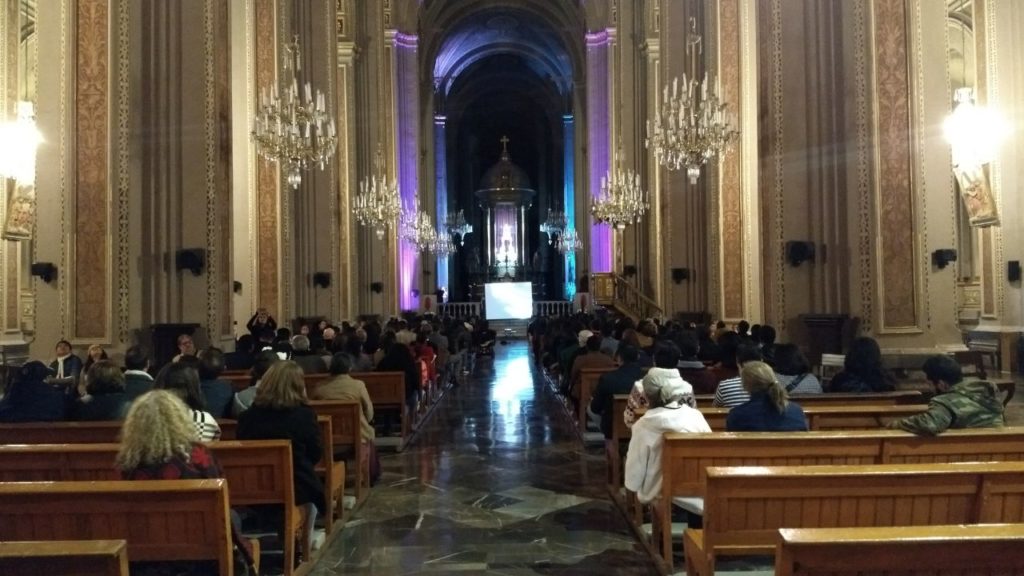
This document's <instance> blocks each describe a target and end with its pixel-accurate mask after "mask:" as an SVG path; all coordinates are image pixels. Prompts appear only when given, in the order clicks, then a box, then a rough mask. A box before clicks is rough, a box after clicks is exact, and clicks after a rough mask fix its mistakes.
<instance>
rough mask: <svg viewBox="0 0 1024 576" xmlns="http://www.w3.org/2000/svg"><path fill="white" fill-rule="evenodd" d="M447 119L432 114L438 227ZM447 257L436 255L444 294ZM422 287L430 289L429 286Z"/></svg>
mask: <svg viewBox="0 0 1024 576" xmlns="http://www.w3.org/2000/svg"><path fill="white" fill-rule="evenodd" d="M438 97H440V96H438ZM447 120H448V119H447V117H446V116H445V115H444V114H435V115H434V190H435V194H436V199H435V200H436V204H435V208H436V212H435V213H436V214H437V219H438V221H439V223H438V224H439V225H438V229H440V228H441V226H440V224H441V222H440V221H443V220H444V218H445V216H446V215H447V214H448V158H447V130H446V122H447ZM459 240H460V241H464V240H465V238H464V237H459ZM448 258H449V256H438V257H437V288H444V291H445V294H450V292H449V290H448ZM424 288H426V289H427V290H430V289H431V287H429V286H425V287H424ZM438 304H441V302H438Z"/></svg>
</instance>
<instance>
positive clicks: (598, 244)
mask: <svg viewBox="0 0 1024 576" xmlns="http://www.w3.org/2000/svg"><path fill="white" fill-rule="evenodd" d="M609 50H610V42H609V35H608V32H607V31H605V30H602V31H601V32H595V33H593V34H587V102H588V103H589V105H588V107H587V121H588V124H589V126H590V130H589V150H590V166H589V168H590V196H591V198H595V197H597V196H598V195H600V193H601V178H602V177H603V176H604V175H605V174H607V173H608V141H609V139H610V134H609V128H610V127H609V125H608V90H609V86H608V56H609ZM611 235H612V231H611V229H610V228H609V227H608V226H604V225H598V224H591V226H590V246H589V248H590V272H591V273H592V274H593V273H596V272H611V271H612V238H611Z"/></svg>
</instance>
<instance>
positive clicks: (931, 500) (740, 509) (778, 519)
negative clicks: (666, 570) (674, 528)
mask: <svg viewBox="0 0 1024 576" xmlns="http://www.w3.org/2000/svg"><path fill="white" fill-rule="evenodd" d="M1022 518H1024V463H1022V462H962V463H958V464H907V465H868V466H779V467H761V466H752V467H717V466H716V467H711V468H709V469H708V471H707V480H706V488H705V510H704V527H703V528H702V529H699V530H697V529H687V530H686V532H685V534H684V537H683V541H684V548H685V550H686V572H687V574H688V575H690V576H712V575H713V574H714V572H715V563H716V559H717V557H718V556H720V555H729V556H739V555H765V554H772V553H774V550H775V546H776V539H777V538H778V536H777V532H778V530H779V528H843V527H878V526H925V525H944V524H988V523H1002V522H1020V521H1021V519H1022Z"/></svg>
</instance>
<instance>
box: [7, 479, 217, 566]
mask: <svg viewBox="0 0 1024 576" xmlns="http://www.w3.org/2000/svg"><path fill="white" fill-rule="evenodd" d="M228 504H229V501H228V490H227V480H223V479H218V480H152V481H147V482H132V481H115V482H11V483H0V540H2V541H33V540H51V541H56V540H92V539H101V540H125V541H126V542H127V543H128V557H129V558H130V559H131V561H133V562H139V561H143V562H146V561H151V562H163V561H175V560H180V561H207V560H208V561H214V562H216V563H217V565H218V572H217V573H218V574H219V575H220V576H233V573H234V572H233V570H234V558H233V555H232V543H231V518H230V515H229V513H228Z"/></svg>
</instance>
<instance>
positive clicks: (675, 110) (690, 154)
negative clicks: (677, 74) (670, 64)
mask: <svg viewBox="0 0 1024 576" xmlns="http://www.w3.org/2000/svg"><path fill="white" fill-rule="evenodd" d="M701 43H702V39H701V36H700V34H698V33H697V19H696V18H690V34H689V35H688V36H687V39H686V53H687V54H689V56H690V74H689V76H687V75H686V74H683V82H682V87H681V88H682V89H681V90H680V86H679V78H675V79H674V80H672V91H671V93H670V92H669V89H668V85H666V86H665V88H664V91H663V92H662V98H661V106H660V107H659V108H658V109H656V110H655V113H654V120H653V121H651V120H648V121H647V138H646V139H645V141H644V144H645V146H647V148H648V149H653V150H654V157H655V158H656V159H657V160H658V164H660V165H662V166H664V167H666V168H668V169H669V170H678V169H680V168H681V167H683V166H685V167H686V175H687V176H688V177H689V178H690V184H696V183H697V179H698V178H700V167H701V166H703V165H704V164H705V163H707V161H708V160H710V159H711V158H714V157H715V156H717V155H719V154H721V153H723V152H725V151H727V150H729V149H730V148H731V146H732V143H733V142H734V141H735V140H736V138H737V137H738V136H739V131H738V130H736V128H735V127H734V121H733V117H732V114H731V113H730V112H729V105H728V104H726V103H724V102H722V100H721V98H720V96H719V94H718V88H717V86H716V85H715V82H714V79H709V77H708V74H707V73H705V74H704V78H703V80H700V81H698V80H697V55H698V54H699V53H700V52H701V51H702V48H701Z"/></svg>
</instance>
